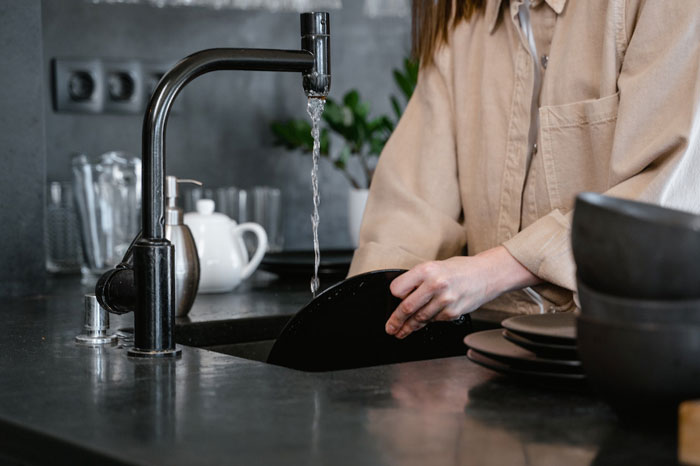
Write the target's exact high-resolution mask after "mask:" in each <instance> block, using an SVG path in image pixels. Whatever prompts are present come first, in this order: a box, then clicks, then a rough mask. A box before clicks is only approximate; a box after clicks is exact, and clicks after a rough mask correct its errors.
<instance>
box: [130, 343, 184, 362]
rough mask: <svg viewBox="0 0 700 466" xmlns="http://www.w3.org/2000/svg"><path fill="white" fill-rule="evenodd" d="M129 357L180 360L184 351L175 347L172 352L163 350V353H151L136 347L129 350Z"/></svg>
mask: <svg viewBox="0 0 700 466" xmlns="http://www.w3.org/2000/svg"><path fill="white" fill-rule="evenodd" d="M126 354H127V356H129V357H130V358H140V359H143V358H179V357H180V356H181V355H182V349H180V348H179V347H177V346H176V347H175V349H172V350H162V351H149V350H142V349H138V348H136V347H135V346H134V347H131V348H129V350H128V351H127V352H126Z"/></svg>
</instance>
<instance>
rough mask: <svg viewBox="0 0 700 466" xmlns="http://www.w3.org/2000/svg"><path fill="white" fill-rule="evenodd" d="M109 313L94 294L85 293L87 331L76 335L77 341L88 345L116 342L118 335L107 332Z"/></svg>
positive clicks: (84, 328)
mask: <svg viewBox="0 0 700 466" xmlns="http://www.w3.org/2000/svg"><path fill="white" fill-rule="evenodd" d="M107 329H109V313H108V312H107V311H106V310H105V309H104V308H103V307H102V306H100V303H99V302H97V297H96V296H95V295H94V294H86V295H85V321H84V325H83V330H85V333H83V334H81V335H78V336H76V337H75V341H76V342H78V343H82V344H87V345H104V344H107V343H114V342H115V341H116V340H117V336H116V335H114V334H112V335H110V334H108V333H107Z"/></svg>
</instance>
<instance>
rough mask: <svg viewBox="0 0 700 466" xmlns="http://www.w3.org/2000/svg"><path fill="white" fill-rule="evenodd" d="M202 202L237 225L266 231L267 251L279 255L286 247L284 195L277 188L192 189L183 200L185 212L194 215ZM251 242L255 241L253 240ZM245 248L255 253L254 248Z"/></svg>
mask: <svg viewBox="0 0 700 466" xmlns="http://www.w3.org/2000/svg"><path fill="white" fill-rule="evenodd" d="M199 199H212V200H213V201H214V204H215V210H216V212H221V213H222V214H226V215H227V216H229V217H230V218H232V219H233V220H235V221H236V222H237V223H238V224H241V223H245V222H255V223H258V224H260V225H262V227H263V228H264V229H265V232H266V233H267V238H268V245H267V250H268V251H270V252H279V251H281V250H282V248H283V246H284V229H283V227H282V194H281V192H280V190H279V189H278V188H273V187H270V186H255V187H253V188H252V189H249V190H245V189H240V188H236V187H234V186H223V187H219V188H214V189H205V188H200V187H194V188H190V189H189V190H188V191H186V192H185V194H184V196H183V208H184V209H185V212H193V211H195V210H196V208H195V206H196V205H197V201H198V200H199ZM251 240H252V238H251ZM247 242H248V238H247V235H246V245H247V246H250V247H252V248H253V249H255V245H254V244H252V245H248V244H247Z"/></svg>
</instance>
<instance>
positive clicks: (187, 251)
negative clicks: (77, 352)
mask: <svg viewBox="0 0 700 466" xmlns="http://www.w3.org/2000/svg"><path fill="white" fill-rule="evenodd" d="M179 183H191V184H196V185H198V186H201V185H202V183H200V182H199V181H196V180H184V179H178V178H176V177H174V176H166V177H165V202H166V206H165V237H166V238H167V239H168V240H169V241H170V242H171V243H172V244H173V248H174V249H175V250H174V260H173V262H174V265H175V315H176V316H178V317H184V316H186V315H187V313H188V312H190V309H191V308H192V303H194V298H195V297H196V296H197V289H198V288H199V274H200V268H199V256H198V255H197V246H196V245H195V242H194V238H193V237H192V232H191V231H190V229H189V227H188V226H187V225H185V224H184V223H183V221H182V219H183V214H182V209H180V208H179V207H177V205H176V200H177V197H178V195H179V192H178V184H179Z"/></svg>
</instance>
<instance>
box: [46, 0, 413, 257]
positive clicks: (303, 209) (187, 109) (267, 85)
mask: <svg viewBox="0 0 700 466" xmlns="http://www.w3.org/2000/svg"><path fill="white" fill-rule="evenodd" d="M400 1H403V0H400ZM142 3H143V2H142ZM365 3H366V2H355V1H344V2H342V8H341V9H339V10H332V11H331V24H332V49H331V50H332V69H333V78H332V79H333V84H332V88H331V97H336V98H339V96H342V95H343V93H344V92H345V91H346V90H347V89H349V88H357V89H359V90H360V91H361V92H362V93H363V95H364V96H366V98H367V99H368V100H369V101H370V102H372V106H373V108H372V110H373V112H375V111H376V112H387V113H388V112H389V111H390V103H389V99H388V96H389V94H390V93H393V92H396V90H395V89H394V88H393V86H394V84H393V80H392V78H391V71H392V68H394V67H398V66H400V64H401V61H402V59H403V57H404V56H405V55H406V54H407V52H408V49H409V45H410V44H409V38H410V20H409V18H408V17H407V16H405V15H404V16H400V17H382V18H381V19H376V18H370V17H368V15H367V5H365ZM370 3H376V2H370ZM42 15H43V45H44V66H45V70H46V73H45V87H46V89H47V91H49V90H50V89H51V83H52V79H51V72H50V70H51V67H52V60H54V59H56V58H61V59H98V60H100V61H103V62H125V61H129V60H135V61H138V62H139V63H172V62H175V61H177V60H178V59H180V58H182V57H184V56H186V55H188V54H190V53H192V52H195V51H197V50H201V49H205V48H212V47H264V48H289V49H295V48H297V47H298V46H299V17H298V14H297V13H293V12H276V13H271V12H269V11H264V10H235V9H224V10H214V9H212V8H201V7H189V8H156V7H153V6H150V5H148V4H93V3H89V2H86V1H85V0H63V1H61V2H56V1H44V2H42ZM305 99H306V98H305V96H304V93H303V91H302V86H301V76H299V75H297V74H296V73H293V74H282V73H264V72H220V73H213V74H210V75H206V76H202V77H200V78H198V79H197V80H196V81H194V82H192V83H191V84H189V85H188V86H187V87H186V88H185V89H184V90H183V92H182V93H181V95H180V96H178V98H177V100H176V103H175V107H174V111H173V113H172V115H171V117H170V121H169V124H168V129H167V142H166V145H167V164H168V165H167V167H166V171H167V174H170V175H176V176H178V177H184V178H194V179H198V180H201V181H203V182H204V183H205V185H206V186H207V187H218V186H231V185H233V186H237V187H242V188H251V187H253V186H257V185H269V186H276V187H278V188H280V189H281V191H282V209H283V223H284V229H285V241H284V243H285V248H287V249H309V248H310V247H311V244H312V243H311V225H310V221H309V215H310V212H311V208H312V196H311V182H310V171H311V159H310V157H308V156H305V155H301V154H299V153H293V152H288V151H286V150H284V149H282V148H279V147H274V146H273V144H272V141H273V137H272V134H271V132H270V130H269V122H270V121H272V120H276V119H284V118H289V117H297V118H299V117H303V116H304V115H305ZM53 100H54V99H53V96H52V95H51V93H49V92H47V94H46V98H45V116H46V118H45V121H46V123H45V124H46V147H47V149H46V150H47V177H48V179H50V180H67V179H70V176H71V174H70V158H71V155H72V154H74V153H76V152H82V153H86V154H88V155H92V156H97V155H99V154H101V153H104V152H107V151H111V150H124V151H127V152H130V153H132V154H135V155H140V153H141V124H142V115H141V114H128V113H123V114H115V113H100V114H96V115H87V114H79V113H60V112H57V111H56V110H55V107H54V102H53ZM320 186H321V193H322V201H321V213H320V214H321V226H320V232H319V236H320V241H321V244H322V246H324V247H327V248H331V247H332V248H344V247H349V246H350V244H351V243H350V237H349V234H348V232H347V218H346V210H347V207H346V203H347V191H348V184H347V181H346V180H345V179H344V177H343V176H342V175H341V174H340V173H338V172H337V171H336V170H334V169H333V168H332V167H331V166H330V164H328V163H327V161H322V164H321V170H320Z"/></svg>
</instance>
